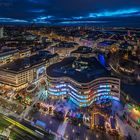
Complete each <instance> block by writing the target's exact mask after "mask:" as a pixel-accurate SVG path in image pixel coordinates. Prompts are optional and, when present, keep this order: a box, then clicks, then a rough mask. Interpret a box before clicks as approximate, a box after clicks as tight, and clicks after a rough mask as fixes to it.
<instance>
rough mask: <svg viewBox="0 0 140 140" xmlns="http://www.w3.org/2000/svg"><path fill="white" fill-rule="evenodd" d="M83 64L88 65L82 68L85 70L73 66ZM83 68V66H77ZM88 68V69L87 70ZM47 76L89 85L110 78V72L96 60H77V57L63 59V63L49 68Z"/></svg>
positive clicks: (93, 58)
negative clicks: (64, 78)
mask: <svg viewBox="0 0 140 140" xmlns="http://www.w3.org/2000/svg"><path fill="white" fill-rule="evenodd" d="M78 61H79V63H81V64H85V63H86V64H88V66H87V67H86V66H82V67H83V68H84V69H82V70H80V69H79V70H77V68H75V67H74V66H73V65H74V63H76V62H78ZM76 67H79V68H81V66H77V65H76ZM85 67H86V68H85ZM47 75H48V76H50V77H54V78H57V77H63V76H64V77H70V78H72V79H74V80H75V81H77V82H80V83H88V82H91V81H92V80H94V79H96V78H99V77H106V76H110V72H109V71H108V70H106V69H105V67H103V66H102V65H101V64H100V62H99V61H98V60H97V59H96V58H95V57H91V58H83V57H81V58H80V59H77V58H76V57H69V58H65V59H63V60H62V61H61V62H58V63H55V64H53V65H51V66H49V67H48V68H47Z"/></svg>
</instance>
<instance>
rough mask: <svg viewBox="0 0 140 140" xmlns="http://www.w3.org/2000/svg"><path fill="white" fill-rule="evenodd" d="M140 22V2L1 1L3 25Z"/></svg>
mask: <svg viewBox="0 0 140 140" xmlns="http://www.w3.org/2000/svg"><path fill="white" fill-rule="evenodd" d="M120 19H121V20H128V21H130V20H131V19H133V20H134V21H137V20H139V19H140V0H0V22H35V23H44V22H47V21H53V20H93V21H97V20H100V21H106V20H114V21H115V20H120Z"/></svg>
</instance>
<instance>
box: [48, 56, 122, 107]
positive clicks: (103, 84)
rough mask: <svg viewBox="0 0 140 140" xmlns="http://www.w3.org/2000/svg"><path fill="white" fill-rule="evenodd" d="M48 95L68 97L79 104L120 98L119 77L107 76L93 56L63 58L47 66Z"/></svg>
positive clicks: (84, 105) (106, 72)
mask: <svg viewBox="0 0 140 140" xmlns="http://www.w3.org/2000/svg"><path fill="white" fill-rule="evenodd" d="M47 80H48V85H47V86H48V87H47V88H48V93H49V96H52V97H56V98H61V97H65V96H69V98H70V100H71V101H72V102H74V103H75V104H76V105H78V106H80V107H86V106H89V105H91V104H92V103H93V102H95V101H99V100H102V99H106V98H109V99H114V100H119V98H120V80H119V79H118V78H115V77H111V76H110V72H109V71H107V70H106V69H105V68H104V67H103V66H102V65H101V64H100V63H99V62H98V60H97V59H96V58H95V57H91V58H75V57H70V58H65V59H64V60H63V61H61V62H58V63H56V64H53V65H51V66H49V67H48V68H47Z"/></svg>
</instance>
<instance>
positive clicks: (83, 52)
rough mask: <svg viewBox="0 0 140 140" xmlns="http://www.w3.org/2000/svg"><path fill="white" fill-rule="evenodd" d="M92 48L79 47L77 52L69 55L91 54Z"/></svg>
mask: <svg viewBox="0 0 140 140" xmlns="http://www.w3.org/2000/svg"><path fill="white" fill-rule="evenodd" d="M92 51H93V50H92V48H90V47H86V46H79V48H78V49H77V50H74V51H72V52H71V53H80V54H87V53H92Z"/></svg>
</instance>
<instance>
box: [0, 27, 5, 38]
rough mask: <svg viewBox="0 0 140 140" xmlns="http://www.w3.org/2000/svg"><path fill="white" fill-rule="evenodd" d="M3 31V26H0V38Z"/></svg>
mask: <svg viewBox="0 0 140 140" xmlns="http://www.w3.org/2000/svg"><path fill="white" fill-rule="evenodd" d="M3 32H4V28H3V27H1V28H0V38H3V37H4V35H3Z"/></svg>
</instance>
